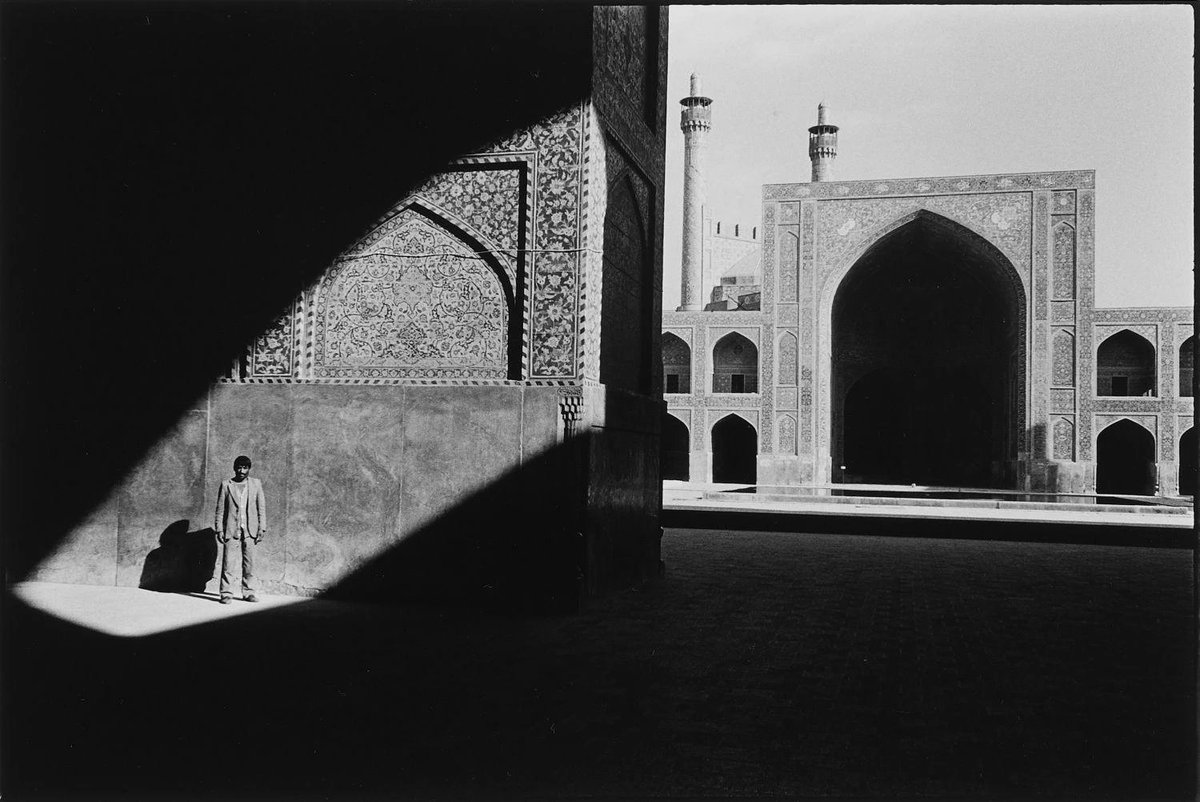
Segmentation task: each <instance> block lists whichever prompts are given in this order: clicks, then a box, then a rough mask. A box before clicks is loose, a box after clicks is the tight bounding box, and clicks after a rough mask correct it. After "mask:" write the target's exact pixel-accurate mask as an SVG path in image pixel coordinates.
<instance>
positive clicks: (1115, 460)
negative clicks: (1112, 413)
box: [1096, 418, 1157, 496]
mask: <svg viewBox="0 0 1200 802" xmlns="http://www.w3.org/2000/svg"><path fill="white" fill-rule="evenodd" d="M1154 451H1155V449H1154V435H1152V434H1151V433H1150V432H1149V431H1147V430H1146V429H1145V428H1144V427H1142V426H1139V425H1138V424H1136V423H1134V422H1133V421H1131V420H1129V419H1128V418H1122V419H1121V420H1119V421H1117V422H1116V423H1113V424H1110V425H1109V426H1107V427H1105V429H1104V430H1103V431H1101V432H1100V434H1099V435H1098V436H1097V437H1096V492H1097V493H1125V494H1130V495H1138V496H1151V495H1154V487H1155V485H1156V484H1157V468H1156V465H1155V461H1154Z"/></svg>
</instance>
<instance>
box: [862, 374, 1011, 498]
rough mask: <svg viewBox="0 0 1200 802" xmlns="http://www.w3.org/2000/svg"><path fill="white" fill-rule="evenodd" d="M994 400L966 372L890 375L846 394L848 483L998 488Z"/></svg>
mask: <svg viewBox="0 0 1200 802" xmlns="http://www.w3.org/2000/svg"><path fill="white" fill-rule="evenodd" d="M992 404H993V402H992V399H991V398H990V397H989V396H988V395H987V393H986V392H985V391H984V390H983V388H982V387H980V386H979V384H978V383H977V382H976V380H975V378H974V377H973V376H972V375H971V374H970V372H969V371H966V370H961V369H960V370H954V369H946V368H944V367H939V366H936V365H935V366H929V367H924V368H920V367H915V366H909V367H906V368H897V369H883V370H878V371H875V372H874V373H871V374H870V375H868V376H864V377H863V378H862V379H859V380H858V382H856V383H855V385H854V387H852V388H851V389H850V392H849V393H847V394H846V403H845V412H844V416H845V420H846V421H847V425H846V437H845V450H844V461H843V462H842V465H844V466H845V472H844V475H843V481H846V482H869V483H888V482H893V483H894V482H896V481H900V482H904V483H908V484H924V485H956V486H958V485H961V486H968V487H982V486H987V485H989V484H992V483H994V481H995V478H994V476H993V465H992V459H991V452H990V448H991V444H992V442H993V440H994V438H993V436H992V431H991V424H992V419H993V418H994V417H995V416H994V414H993V410H992Z"/></svg>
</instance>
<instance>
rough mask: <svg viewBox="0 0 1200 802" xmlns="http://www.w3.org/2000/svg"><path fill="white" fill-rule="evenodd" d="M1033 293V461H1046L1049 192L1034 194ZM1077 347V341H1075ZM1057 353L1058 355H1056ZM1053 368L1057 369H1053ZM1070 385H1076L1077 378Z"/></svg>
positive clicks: (1049, 363)
mask: <svg viewBox="0 0 1200 802" xmlns="http://www.w3.org/2000/svg"><path fill="white" fill-rule="evenodd" d="M1033 206H1034V211H1033V292H1032V295H1031V299H1030V302H1031V304H1032V305H1033V315H1032V317H1033V321H1034V322H1033V331H1032V335H1033V336H1032V338H1031V339H1032V342H1033V353H1032V354H1031V355H1030V361H1029V365H1030V366H1031V373H1032V375H1030V377H1029V378H1030V381H1029V386H1030V388H1031V393H1030V406H1031V407H1032V408H1033V414H1032V419H1033V421H1034V425H1033V427H1032V428H1033V443H1032V453H1031V454H1030V456H1031V458H1032V459H1033V460H1042V459H1046V458H1047V457H1048V456H1050V453H1049V445H1050V444H1049V443H1048V442H1047V432H1046V428H1047V426H1048V425H1050V424H1049V421H1048V417H1047V416H1048V415H1049V413H1050V410H1049V401H1050V397H1049V396H1050V384H1051V377H1050V376H1047V375H1046V367H1047V366H1051V359H1052V357H1051V354H1050V353H1049V352H1050V350H1051V344H1050V342H1049V330H1048V328H1047V326H1046V319H1047V318H1048V316H1049V314H1048V313H1049V307H1050V288H1049V264H1048V263H1049V252H1048V249H1049V236H1050V231H1049V227H1050V212H1049V208H1050V197H1049V193H1048V192H1034V193H1033ZM1072 350H1073V344H1072ZM1055 356H1057V355H1055ZM1052 369H1053V368H1052ZM1067 384H1074V380H1073V379H1072V380H1071V381H1068V382H1067Z"/></svg>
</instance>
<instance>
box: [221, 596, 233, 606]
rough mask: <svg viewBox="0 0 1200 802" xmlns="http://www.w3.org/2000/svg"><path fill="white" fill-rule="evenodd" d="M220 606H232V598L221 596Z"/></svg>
mask: <svg viewBox="0 0 1200 802" xmlns="http://www.w3.org/2000/svg"><path fill="white" fill-rule="evenodd" d="M221 604H233V597H232V596H222V597H221Z"/></svg>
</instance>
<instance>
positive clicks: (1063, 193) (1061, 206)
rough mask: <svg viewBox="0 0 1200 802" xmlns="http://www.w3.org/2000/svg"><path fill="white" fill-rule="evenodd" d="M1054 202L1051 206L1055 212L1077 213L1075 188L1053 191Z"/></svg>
mask: <svg viewBox="0 0 1200 802" xmlns="http://www.w3.org/2000/svg"><path fill="white" fill-rule="evenodd" d="M1053 196H1054V203H1053V204H1052V206H1051V209H1053V211H1054V214H1070V215H1073V214H1075V190H1073V189H1063V190H1058V191H1055V192H1054V193H1053Z"/></svg>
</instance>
